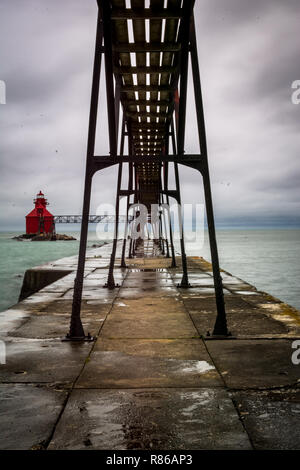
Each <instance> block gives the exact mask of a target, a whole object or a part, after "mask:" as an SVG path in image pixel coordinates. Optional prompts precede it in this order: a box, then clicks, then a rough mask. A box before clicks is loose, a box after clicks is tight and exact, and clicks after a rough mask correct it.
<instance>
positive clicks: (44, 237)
mask: <svg viewBox="0 0 300 470" xmlns="http://www.w3.org/2000/svg"><path fill="white" fill-rule="evenodd" d="M12 239H13V240H17V241H19V242H23V241H24V240H30V241H32V242H42V241H47V242H49V241H72V240H77V238H74V237H72V236H71V235H65V234H59V233H56V234H55V235H54V234H40V235H37V234H27V233H23V234H22V235H18V236H17V237H12Z"/></svg>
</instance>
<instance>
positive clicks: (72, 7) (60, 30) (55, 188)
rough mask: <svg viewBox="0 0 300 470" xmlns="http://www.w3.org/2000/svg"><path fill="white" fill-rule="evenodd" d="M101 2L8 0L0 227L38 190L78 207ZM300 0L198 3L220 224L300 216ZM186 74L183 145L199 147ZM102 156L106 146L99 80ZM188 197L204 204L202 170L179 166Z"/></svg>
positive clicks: (1, 22) (101, 196)
mask: <svg viewBox="0 0 300 470" xmlns="http://www.w3.org/2000/svg"><path fill="white" fill-rule="evenodd" d="M96 14H97V5H96V0H95V1H91V2H86V1H84V0H64V1H59V0H53V1H52V2H46V0H27V1H26V2H23V1H22V0H2V1H1V4H0V41H1V48H0V79H2V80H5V81H6V85H7V104H6V105H1V106H0V134H1V139H0V158H1V161H0V165H1V177H0V178H1V180H0V182H1V185H0V228H1V229H5V228H7V227H17V226H18V227H22V226H23V224H24V215H25V214H26V213H27V212H28V211H29V210H30V209H31V205H32V197H33V196H34V195H35V193H36V192H37V191H38V190H39V189H43V190H44V191H45V193H46V194H47V196H48V199H49V201H50V203H51V206H50V208H51V209H52V210H53V212H54V213H56V214H57V213H63V212H65V213H80V211H81V204H82V194H83V180H84V165H85V161H84V160H85V152H86V138H87V125H88V113H89V98H90V86H91V74H92V62H93V50H94V34H95V24H96ZM299 14H300V4H299V1H298V0H286V1H285V2H282V1H281V0H251V1H249V0H201V1H196V5H195V20H196V27H197V37H198V48H199V51H198V53H199V59H200V65H201V75H202V86H203V96H204V105H205V117H206V125H207V137H208V149H209V157H210V168H211V180H212V186H213V197H214V202H215V212H216V216H217V219H218V220H220V221H226V220H227V221H229V222H230V221H231V223H232V221H235V222H237V221H239V220H240V221H245V220H248V221H251V220H252V221H258V220H267V218H268V217H269V220H277V221H278V220H282V221H286V220H287V217H288V218H289V219H290V220H293V221H295V220H298V221H299V215H300V211H299V209H300V201H299V189H298V188H299V176H300V174H299V150H300V134H299V121H300V105H299V106H295V105H293V104H292V103H291V83H292V81H294V80H296V79H300V61H299V56H300V46H299V40H298V29H299V26H298V23H299V21H298V18H299ZM191 85H192V83H191V77H190V80H189V97H188V122H187V135H186V151H187V152H196V151H198V142H197V138H196V135H197V131H196V121H195V111H194V102H193V94H192V87H191ZM100 97H101V100H100V107H99V129H98V133H97V144H96V153H98V154H105V153H107V151H108V138H107V116H106V103H105V88H104V77H103V76H102V81H101V92H100ZM181 182H182V193H183V194H182V195H183V201H185V202H203V188H202V184H201V178H200V177H199V174H197V173H196V172H194V171H193V170H191V169H188V168H182V169H181ZM115 189H116V169H115V168H111V169H109V170H106V171H105V172H104V173H103V174H99V175H97V176H96V177H95V180H94V184H93V199H92V211H93V212H95V211H96V208H97V206H98V205H99V204H100V203H102V202H114V199H115Z"/></svg>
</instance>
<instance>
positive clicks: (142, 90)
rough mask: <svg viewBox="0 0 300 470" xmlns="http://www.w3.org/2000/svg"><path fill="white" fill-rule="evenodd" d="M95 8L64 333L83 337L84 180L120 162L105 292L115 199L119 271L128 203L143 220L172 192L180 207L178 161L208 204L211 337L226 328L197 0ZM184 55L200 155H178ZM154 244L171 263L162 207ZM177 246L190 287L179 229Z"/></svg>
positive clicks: (121, 1)
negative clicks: (100, 113) (79, 205)
mask: <svg viewBox="0 0 300 470" xmlns="http://www.w3.org/2000/svg"><path fill="white" fill-rule="evenodd" d="M145 4H146V5H145ZM98 7H99V13H98V19H97V33H96V45H95V57H94V71H93V83H92V93H91V107H90V119H89V133H88V145H87V158H86V176H85V190H84V200H83V214H82V226H81V238H80V250H79V259H78V270H77V276H76V281H75V288H74V297H73V307H72V317H71V325H70V332H69V334H68V338H69V339H71V340H83V339H86V336H85V333H84V330H83V327H82V323H81V319H80V306H81V297H82V286H83V274H84V262H85V252H86V242H87V230H88V222H89V209H90V197H91V184H92V178H93V175H94V174H95V173H96V172H97V171H100V170H103V169H105V168H108V167H110V166H112V165H117V166H118V178H117V197H116V217H115V237H114V242H113V249H112V254H111V262H110V268H109V274H108V280H107V284H106V286H107V287H108V288H111V289H113V288H114V287H115V282H114V275H113V271H114V265H115V256H116V248H117V240H118V230H119V202H120V197H124V196H125V197H126V198H127V217H126V230H125V236H124V240H123V247H122V259H121V266H122V267H124V268H125V267H126V257H125V254H126V249H127V246H126V243H127V238H128V235H130V227H131V225H132V224H134V221H133V222H132V224H131V225H130V220H129V218H128V213H129V207H130V205H131V203H132V202H133V203H135V204H136V205H139V204H143V205H144V206H145V207H146V208H147V211H148V213H149V221H150V212H151V206H153V205H155V204H156V205H158V206H159V205H162V204H167V205H169V199H170V198H175V200H176V201H177V203H178V205H179V207H180V206H181V195H180V180H179V165H186V166H188V167H190V168H194V169H195V170H197V171H198V172H200V174H201V175H202V179H203V187H204V194H205V202H206V213H207V222H208V231H209V240H210V247H211V256H212V265H213V275H214V286H215V293H216V304H217V312H218V313H217V318H216V323H215V327H214V333H213V334H214V335H219V336H226V335H227V334H228V331H227V323H226V314H225V306H224V296H223V287H222V278H221V276H220V269H219V260H218V251H217V243H216V235H215V225H214V215H213V206H212V197H211V187H210V179H209V168H208V158H207V145H206V134H205V122H204V114H203V103H202V93H201V82H200V73H199V63H198V54H197V43H196V32H195V22H194V16H193V7H194V0H150V1H148V2H144V0H131V1H129V0H128V1H125V0H98ZM102 58H104V62H105V78H106V101H107V111H108V131H109V147H110V151H109V155H102V156H99V155H95V136H96V130H97V110H98V99H99V84H100V72H101V66H102ZM189 61H190V62H191V65H192V78H193V91H194V98H195V107H196V115H197V131H198V137H199V153H198V154H193V155H190V154H186V153H185V126H186V106H187V83H188V65H189ZM121 110H122V116H121V117H122V119H121V120H120V111H121ZM119 121H121V125H120V126H119ZM125 141H127V152H126V151H125ZM125 164H127V165H128V172H129V173H128V174H129V177H128V185H127V187H126V188H123V187H122V176H123V167H124V165H125ZM171 170H172V171H174V176H175V184H176V187H175V190H174V189H173V190H170V189H169V186H168V183H169V173H170V171H171ZM179 220H181V211H179ZM137 243H138V240H133V239H131V240H130V243H129V254H128V256H129V257H132V256H134V253H135V247H136V244H137ZM157 243H158V244H159V246H160V248H161V252H162V254H166V256H168V257H171V258H172V264H171V267H175V266H176V259H175V250H174V244H173V234H172V226H171V222H170V218H168V217H167V214H166V211H164V210H159V216H158V231H157ZM180 245H181V260H182V272H183V276H182V281H181V284H180V285H181V287H186V288H188V287H189V282H188V269H187V260H186V253H185V244H184V234H183V230H182V233H181V239H180ZM170 253H171V255H170ZM87 339H88V338H87Z"/></svg>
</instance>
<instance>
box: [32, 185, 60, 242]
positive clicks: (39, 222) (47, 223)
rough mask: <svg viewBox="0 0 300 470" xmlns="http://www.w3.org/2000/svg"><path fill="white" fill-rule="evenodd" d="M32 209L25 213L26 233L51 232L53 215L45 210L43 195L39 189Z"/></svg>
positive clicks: (45, 202) (46, 204)
mask: <svg viewBox="0 0 300 470" xmlns="http://www.w3.org/2000/svg"><path fill="white" fill-rule="evenodd" d="M33 202H34V205H35V207H34V209H33V210H32V211H31V212H29V214H27V215H26V234H28V235H33V234H41V233H42V234H45V235H47V234H52V233H53V232H54V230H55V229H54V227H55V225H54V217H53V215H52V214H51V213H50V212H49V211H48V210H47V208H46V206H48V204H49V203H48V202H47V199H46V198H45V195H44V194H43V193H42V191H40V192H39V193H38V194H37V195H36V198H35V199H34V201H33Z"/></svg>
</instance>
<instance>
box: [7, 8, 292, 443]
mask: <svg viewBox="0 0 300 470" xmlns="http://www.w3.org/2000/svg"><path fill="white" fill-rule="evenodd" d="M97 3H98V7H99V8H98V16H97V20H95V22H96V38H95V53H94V65H93V76H92V90H91V101H90V115H89V126H88V143H87V153H86V171H85V179H84V194H83V204H82V208H83V209H82V215H81V216H80V217H79V216H71V215H69V216H68V215H67V216H56V220H55V217H54V216H52V214H50V213H49V214H48V213H47V212H46V211H45V214H46V216H47V217H48V218H49V217H50V216H51V220H50V219H49V220H48V218H47V220H46V218H45V221H46V222H47V224H48V229H49V230H50V231H51V230H52V228H53V227H54V222H56V223H75V222H80V223H81V236H80V246H79V253H78V257H77V256H74V257H69V258H64V259H61V260H57V261H54V262H53V263H48V264H46V265H43V266H39V267H36V268H34V269H31V270H30V271H28V272H27V273H26V274H25V279H24V284H23V289H22V293H21V298H20V302H19V303H18V304H17V305H15V306H13V307H12V308H10V309H9V310H7V311H5V312H2V313H0V334H1V337H0V339H1V351H2V355H1V362H3V363H2V364H1V366H0V395H1V396H0V448H1V449H33V450H40V449H49V450H58V449H98V450H101V449H108V450H152V451H153V450H201V449H207V450H216V449H218V450H221V449H222V450H231V449H235V450H251V449H300V424H299V423H300V420H299V416H300V388H299V387H300V382H299V380H300V365H299V364H298V359H297V358H298V357H299V355H300V354H298V353H297V348H299V347H300V342H299V341H300V316H299V315H300V314H299V312H298V311H297V310H296V309H294V308H292V307H290V306H288V305H286V304H284V303H283V302H281V301H280V300H278V299H275V298H274V297H272V296H270V295H269V294H267V293H264V292H259V291H257V289H256V288H255V287H253V286H252V285H249V284H248V283H247V282H245V281H243V280H241V279H239V278H237V277H235V276H234V273H233V274H231V273H228V272H226V271H224V270H222V267H220V265H219V256H218V247H217V239H216V231H215V220H214V211H213V200H212V191H211V183H210V170H209V152H208V149H207V141H206V132H205V120H204V111H203V100H202V88H201V81H200V64H199V60H198V52H197V38H196V28H195V21H194V13H193V7H194V1H193V0H184V1H183V2H182V1H179V0H168V2H162V1H160V0H151V2H150V7H149V8H148V7H147V8H144V7H143V8H141V2H139V1H137V0H131V2H125V1H123V0H112V1H110V2H109V1H101V0H98V2H97ZM143 5H144V4H143ZM200 34H201V31H200ZM201 40H202V41H205V38H201ZM103 65H105V70H104V72H105V86H106V93H105V95H106V105H107V121H108V141H109V149H108V151H107V153H106V154H104V155H98V154H97V153H96V149H95V142H96V137H98V139H99V138H102V137H103V136H99V135H98V136H97V131H98V123H97V114H98V109H99V106H101V105H102V104H101V103H100V104H99V100H100V99H102V96H100V79H101V72H102V73H103ZM189 70H190V71H191V77H190V81H189V77H188V74H189ZM191 92H192V93H193V97H192V102H193V103H194V105H195V109H194V111H195V121H196V122H195V125H194V129H192V131H193V133H194V134H195V135H196V136H197V146H196V145H193V149H194V147H196V151H195V152H196V153H193V154H191V153H189V152H188V151H187V148H188V146H187V145H186V126H187V125H188V124H189V123H188V122H187V119H186V116H187V113H189V112H190V110H189V109H187V103H188V102H191V101H188V99H187V98H188V94H189V93H191ZM191 115H192V112H191ZM103 140H104V139H103ZM113 166H115V167H116V169H117V178H116V187H115V189H116V199H115V201H116V202H115V214H114V217H111V218H110V219H109V218H108V219H105V220H104V219H101V217H102V216H93V215H91V214H90V203H91V194H92V182H93V177H94V175H95V174H96V173H97V172H100V173H101V172H102V174H103V170H105V169H106V170H107V169H109V168H111V167H113ZM181 167H188V168H189V169H192V170H194V171H195V174H197V175H198V176H199V192H200V189H202V190H203V195H204V200H205V209H206V211H205V217H206V221H207V227H208V238H209V243H210V252H211V263H209V262H208V261H207V260H205V259H203V258H202V257H201V252H199V256H193V257H191V256H187V254H186V250H185V238H184V227H183V226H182V223H181V222H182V216H183V211H182V203H184V201H182V200H181V184H180V171H179V169H180V168H181ZM99 181H100V178H99V179H98V180H97V184H98V185H99V186H100V191H98V194H101V182H99ZM104 185H105V182H104ZM194 187H195V188H198V185H195V186H194ZM43 196H44V195H43V193H40V194H39V195H38V199H42V200H43V201H44V202H43V204H44V205H45V207H46V202H45V199H44V197H43ZM197 197H198V196H196V197H195V200H197ZM121 198H125V202H126V214H125V216H121V215H120V200H121ZM200 198H201V195H200V194H199V200H200ZM170 199H172V200H175V201H176V203H177V206H178V208H179V209H178V220H179V224H178V225H179V233H180V252H179V253H177V252H176V250H175V247H174V239H173V238H174V226H173V223H172V220H171V217H170V211H169V210H168V208H169V207H170ZM102 202H105V201H99V203H102ZM36 204H37V207H36V211H37V212H35V211H33V213H32V212H31V213H30V214H29V215H28V218H29V227H28V230H29V232H30V233H31V231H34V233H35V232H36V231H37V230H39V231H41V229H43V230H44V220H43V219H42V217H43V215H42V213H43V212H38V211H41V210H42V209H41V207H40V204H41V201H40V200H38V201H37V202H36ZM45 207H44V208H45ZM132 207H134V208H135V212H134V214H133V216H131V215H130V214H131V209H132ZM153 208H156V209H155V210H153ZM166 208H167V209H166ZM142 215H143V221H141V216H142ZM97 217H98V219H97ZM52 219H53V220H52ZM101 221H102V222H104V221H106V222H108V221H111V222H113V223H114V237H113V243H111V244H107V245H105V246H103V247H101V248H95V249H92V250H87V249H86V245H87V235H88V225H89V223H91V222H101ZM41 222H43V223H41ZM50 222H51V224H50ZM124 222H125V223H124ZM120 223H124V226H125V228H124V234H123V233H122V234H120ZM146 229H147V230H146ZM120 236H122V237H123V238H122V242H121V243H120V242H119V237H120ZM4 353H5V354H4ZM293 358H294V359H293ZM295 358H296V359H295ZM4 362H5V363H4Z"/></svg>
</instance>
